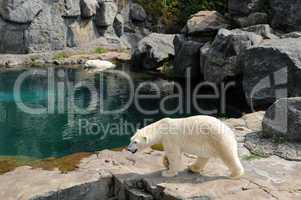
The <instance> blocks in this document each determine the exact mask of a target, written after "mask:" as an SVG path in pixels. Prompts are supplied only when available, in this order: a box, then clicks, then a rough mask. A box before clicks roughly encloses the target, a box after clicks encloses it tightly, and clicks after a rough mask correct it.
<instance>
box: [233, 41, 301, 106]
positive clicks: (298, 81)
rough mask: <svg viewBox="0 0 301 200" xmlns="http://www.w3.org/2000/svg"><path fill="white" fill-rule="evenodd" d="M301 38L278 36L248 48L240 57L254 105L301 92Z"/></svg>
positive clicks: (300, 93)
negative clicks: (281, 37)
mask: <svg viewBox="0 0 301 200" xmlns="http://www.w3.org/2000/svg"><path fill="white" fill-rule="evenodd" d="M300 55H301V40H300V39H294V38H288V39H274V40H266V41H264V42H263V43H262V44H260V45H257V46H254V47H251V48H249V49H247V50H246V51H245V52H244V53H243V54H242V55H241V56H240V58H239V62H240V65H241V67H242V68H243V88H244V92H245V94H246V98H247V101H248V102H249V103H250V105H254V106H256V105H263V104H268V103H273V102H274V101H275V99H279V98H282V97H286V96H287V95H289V96H299V95H301V87H300V85H301V56H300Z"/></svg>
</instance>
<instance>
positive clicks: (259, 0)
mask: <svg viewBox="0 0 301 200" xmlns="http://www.w3.org/2000/svg"><path fill="white" fill-rule="evenodd" d="M264 1H265V0H228V10H229V13H230V14H231V15H236V16H237V15H238V16H247V15H249V14H250V13H252V12H256V11H260V10H261V9H262V7H263V3H264ZM280 1H281V0H280Z"/></svg>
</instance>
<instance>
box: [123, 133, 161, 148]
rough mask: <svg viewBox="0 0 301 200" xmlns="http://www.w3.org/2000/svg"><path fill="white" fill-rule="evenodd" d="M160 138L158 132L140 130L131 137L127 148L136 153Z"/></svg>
mask: <svg viewBox="0 0 301 200" xmlns="http://www.w3.org/2000/svg"><path fill="white" fill-rule="evenodd" d="M159 140H160V138H159V135H158V134H153V133H150V132H147V131H145V129H142V130H138V131H137V132H136V134H135V135H134V136H133V137H132V138H131V143H130V144H129V146H128V148H127V150H128V151H129V152H131V153H136V152H137V151H141V150H143V149H146V148H148V147H150V146H152V145H154V144H156V143H157V142H158V141H159Z"/></svg>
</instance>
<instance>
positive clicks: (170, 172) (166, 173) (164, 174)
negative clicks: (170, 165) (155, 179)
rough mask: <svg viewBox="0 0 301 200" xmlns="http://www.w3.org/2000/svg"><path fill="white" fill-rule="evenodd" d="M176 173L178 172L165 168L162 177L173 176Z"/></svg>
mask: <svg viewBox="0 0 301 200" xmlns="http://www.w3.org/2000/svg"><path fill="white" fill-rule="evenodd" d="M176 175H178V172H174V171H170V170H166V171H163V172H162V176H163V177H174V176H176Z"/></svg>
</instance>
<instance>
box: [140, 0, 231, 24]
mask: <svg viewBox="0 0 301 200" xmlns="http://www.w3.org/2000/svg"><path fill="white" fill-rule="evenodd" d="M135 1H136V2H137V3H139V4H140V5H142V6H143V7H144V9H145V10H146V12H147V13H148V14H149V15H151V16H152V17H153V18H154V19H155V20H156V21H158V20H160V21H161V22H162V23H163V24H164V25H165V26H166V28H167V29H173V27H178V28H182V27H183V26H184V25H185V23H186V21H187V20H188V19H189V17H190V16H191V15H192V14H194V13H196V12H198V11H200V10H217V11H219V12H221V13H224V12H225V10H226V0H153V1H152V2H151V3H150V2H149V0H135Z"/></svg>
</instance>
